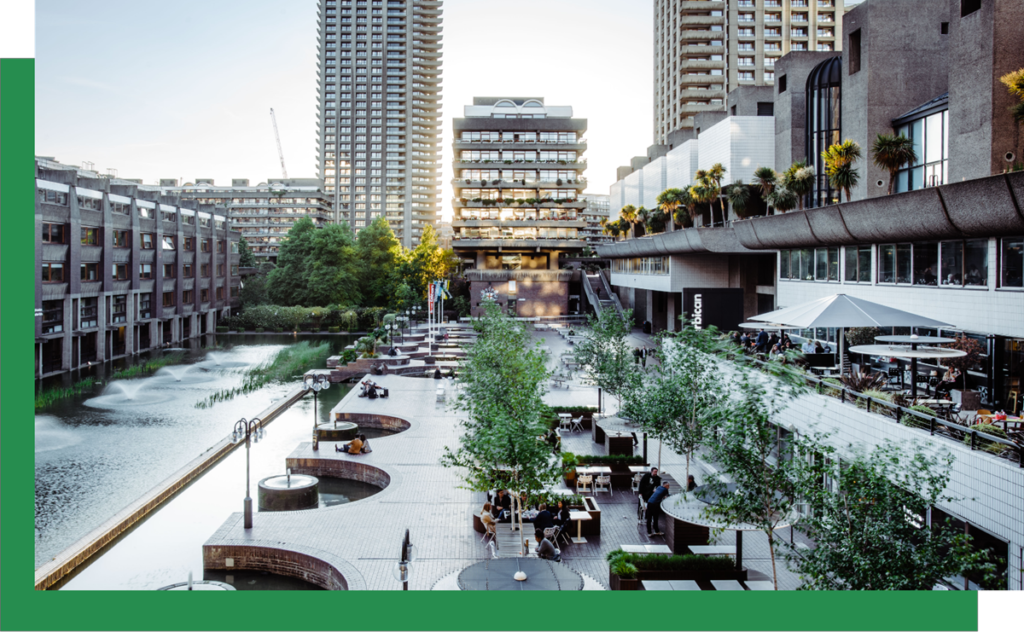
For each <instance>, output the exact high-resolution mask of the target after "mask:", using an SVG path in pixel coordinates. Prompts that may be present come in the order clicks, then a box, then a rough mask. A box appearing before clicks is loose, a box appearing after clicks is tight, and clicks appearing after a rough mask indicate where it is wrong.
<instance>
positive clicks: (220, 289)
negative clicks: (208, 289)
mask: <svg viewBox="0 0 1024 632" xmlns="http://www.w3.org/2000/svg"><path fill="white" fill-rule="evenodd" d="M217 300H218V301H223V300H224V288H223V287H222V286H221V287H218V288H217Z"/></svg>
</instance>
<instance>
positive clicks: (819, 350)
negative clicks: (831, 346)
mask: <svg viewBox="0 0 1024 632" xmlns="http://www.w3.org/2000/svg"><path fill="white" fill-rule="evenodd" d="M814 353H825V347H823V346H821V343H820V342H818V341H817V340H815V341H814Z"/></svg>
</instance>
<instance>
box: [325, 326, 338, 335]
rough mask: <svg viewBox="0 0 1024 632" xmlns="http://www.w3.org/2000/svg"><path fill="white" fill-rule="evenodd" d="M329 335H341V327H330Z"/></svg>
mask: <svg viewBox="0 0 1024 632" xmlns="http://www.w3.org/2000/svg"><path fill="white" fill-rule="evenodd" d="M327 333H329V334H338V333H341V327H337V326H334V327H328V328H327Z"/></svg>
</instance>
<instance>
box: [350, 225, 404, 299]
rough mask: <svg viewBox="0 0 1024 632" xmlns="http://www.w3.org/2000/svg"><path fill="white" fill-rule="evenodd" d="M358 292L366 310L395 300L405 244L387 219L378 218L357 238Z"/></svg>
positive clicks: (360, 232)
mask: <svg viewBox="0 0 1024 632" xmlns="http://www.w3.org/2000/svg"><path fill="white" fill-rule="evenodd" d="M356 251H357V252H358V255H359V262H360V265H359V270H358V271H357V276H358V279H359V291H360V293H361V294H362V297H363V305H364V306H366V307H371V306H372V307H385V306H387V305H388V304H389V303H390V302H391V300H392V299H393V298H394V295H395V289H396V285H397V275H398V266H399V264H400V263H401V261H402V245H401V244H400V243H398V240H397V239H396V238H395V233H394V232H393V231H392V230H391V226H389V225H388V220H387V219H385V218H384V217H377V218H376V219H374V220H373V221H372V222H370V225H369V226H367V227H365V228H363V229H362V230H360V231H359V235H358V236H357V237H356Z"/></svg>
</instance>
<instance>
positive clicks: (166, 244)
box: [163, 235, 174, 250]
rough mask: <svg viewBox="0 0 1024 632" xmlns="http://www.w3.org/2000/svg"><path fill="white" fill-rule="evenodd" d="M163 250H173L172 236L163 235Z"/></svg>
mask: <svg viewBox="0 0 1024 632" xmlns="http://www.w3.org/2000/svg"><path fill="white" fill-rule="evenodd" d="M163 243H164V250H174V237H170V236H168V235H164V240H163Z"/></svg>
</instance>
